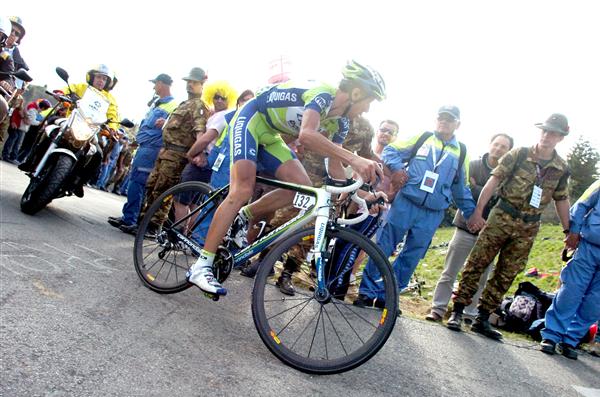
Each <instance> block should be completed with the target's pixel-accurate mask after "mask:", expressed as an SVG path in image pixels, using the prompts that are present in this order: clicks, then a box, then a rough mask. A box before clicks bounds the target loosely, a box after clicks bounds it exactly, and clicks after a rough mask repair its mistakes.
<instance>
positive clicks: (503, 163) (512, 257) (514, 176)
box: [454, 148, 568, 312]
mask: <svg viewBox="0 0 600 397" xmlns="http://www.w3.org/2000/svg"><path fill="white" fill-rule="evenodd" d="M519 150H521V149H519V148H516V149H513V150H511V151H510V152H508V153H507V154H506V155H504V157H502V158H501V159H500V163H499V164H498V166H497V167H496V168H495V169H494V170H493V171H492V175H494V176H496V177H498V178H499V179H500V181H501V182H500V183H501V184H500V187H499V196H500V200H499V202H498V204H497V205H496V206H495V207H494V208H493V209H492V211H491V213H490V215H489V218H488V221H487V225H486V226H485V228H484V229H483V230H482V231H481V233H480V234H479V238H478V239H477V242H476V243H475V246H474V247H473V250H472V251H471V253H470V255H469V257H468V259H467V263H466V264H465V268H464V270H463V274H462V280H461V282H460V284H459V287H458V292H457V293H456V296H455V297H454V302H455V303H459V304H463V305H465V306H467V305H469V304H470V303H471V298H472V297H473V295H475V293H476V292H477V288H478V284H479V278H480V277H481V274H482V273H483V272H484V270H485V268H486V267H487V266H488V265H489V264H490V263H491V262H492V260H493V259H494V258H495V257H496V254H498V253H500V255H499V258H498V263H497V265H496V269H495V270H494V274H493V275H492V277H491V278H490V279H489V280H488V282H487V284H486V286H485V290H484V291H483V294H482V296H481V299H480V300H479V305H478V309H479V310H480V311H481V310H484V311H487V312H492V311H493V310H495V309H496V307H498V305H499V304H500V303H501V301H502V297H503V296H504V294H505V293H506V291H508V289H509V288H510V286H511V284H512V282H513V280H514V279H515V277H516V276H517V275H518V274H519V273H520V272H521V271H523V269H524V268H525V266H526V264H527V258H528V256H529V251H530V250H531V247H532V245H533V241H534V240H535V236H536V235H537V232H538V230H539V227H540V221H539V219H540V215H541V213H542V212H543V210H544V208H545V207H546V205H548V203H550V201H551V200H552V199H554V200H555V201H560V200H566V199H567V198H568V184H567V178H568V170H567V164H566V162H565V161H564V160H563V159H562V158H561V157H560V156H559V155H558V154H557V153H556V151H555V152H554V156H553V158H552V160H550V162H548V163H547V164H546V165H545V166H544V167H541V166H540V179H541V187H542V189H543V193H542V198H541V202H540V206H539V208H534V207H532V206H531V205H529V201H530V199H531V194H532V192H533V186H534V184H536V180H537V179H538V176H537V171H536V159H535V158H534V155H533V148H529V149H527V156H526V157H525V158H524V160H523V161H522V162H521V163H520V164H517V162H518V153H519ZM523 150H525V149H523Z"/></svg>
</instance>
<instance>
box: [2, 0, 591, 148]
mask: <svg viewBox="0 0 600 397" xmlns="http://www.w3.org/2000/svg"><path fill="white" fill-rule="evenodd" d="M69 4H70V5H69V6H68V7H67V6H65V5H66V4H64V5H62V6H60V7H58V6H56V5H54V4H53V3H52V2H48V1H43V2H42V1H38V0H32V1H27V2H12V4H11V6H14V7H13V8H9V10H10V11H9V12H10V14H9V15H18V16H20V17H21V18H22V19H23V22H24V25H25V28H26V29H27V33H26V36H25V38H24V39H23V42H22V44H21V47H20V49H21V53H22V55H23V57H24V58H25V60H26V61H27V63H28V64H29V66H30V68H31V70H30V74H31V75H32V77H34V79H35V81H34V84H38V85H47V86H48V87H49V88H50V89H54V88H60V87H63V86H64V83H63V82H62V81H61V80H60V79H59V78H58V76H56V74H55V72H54V68H55V67H56V66H61V67H63V68H65V69H66V70H67V71H68V72H69V74H70V75H71V76H72V79H71V80H72V82H74V83H75V82H82V81H83V80H84V78H85V72H86V71H87V70H88V69H89V68H90V67H91V66H93V65H95V64H98V63H105V64H107V65H108V66H110V67H111V68H112V69H113V70H114V71H115V72H116V73H117V76H118V79H119V82H118V84H117V86H116V87H115V89H114V90H113V94H114V95H115V97H116V99H117V102H118V104H119V110H120V113H121V116H122V117H128V118H130V119H133V120H135V121H138V122H139V121H140V120H141V119H142V118H143V116H144V114H145V112H146V110H147V108H146V106H147V102H148V101H149V100H150V98H151V97H152V93H153V90H152V86H153V85H152V83H150V82H148V80H149V79H152V78H154V77H155V76H156V75H157V74H159V73H168V74H169V75H171V76H172V77H173V79H174V80H175V82H174V84H173V94H174V96H175V97H176V98H177V99H178V100H181V101H182V100H185V99H186V97H187V95H186V93H185V84H184V82H183V81H182V80H181V78H182V77H184V76H185V75H186V74H187V73H188V72H189V70H190V69H191V68H192V67H194V66H200V67H202V68H203V69H204V70H206V71H207V72H208V77H209V80H227V81H228V82H230V83H231V84H232V85H233V86H234V87H235V88H236V89H237V90H238V92H241V91H243V90H244V89H247V88H250V89H253V90H255V89H257V88H259V87H261V86H263V85H265V84H266V82H267V79H268V78H269V77H270V67H269V65H270V63H271V62H272V61H273V60H275V59H278V58H279V57H281V56H283V57H285V58H286V59H288V60H289V62H290V75H291V77H292V78H293V79H316V80H322V81H324V82H327V83H330V84H332V85H335V84H337V83H338V82H339V80H340V78H341V73H340V72H341V69H342V67H343V66H344V64H345V63H346V61H347V60H349V59H355V60H357V61H358V62H360V63H364V64H368V65H370V66H372V67H373V68H375V69H376V70H378V71H379V72H380V73H381V75H382V76H383V78H384V80H385V82H386V86H387V99H386V100H385V101H383V102H378V103H374V104H373V105H372V106H371V110H370V111H369V113H368V114H367V115H366V116H367V118H368V119H369V120H370V121H371V123H372V124H373V125H374V126H375V127H376V126H377V125H378V124H379V122H380V121H381V120H384V119H393V120H396V121H397V122H398V124H399V125H400V135H401V136H404V137H409V136H414V135H417V134H420V133H422V132H424V131H426V130H432V129H433V128H434V127H435V120H436V117H437V109H438V108H439V107H440V106H442V105H446V104H454V105H456V106H458V107H459V108H460V110H461V126H460V128H459V129H458V130H457V132H456V133H457V137H458V139H459V140H461V141H463V142H464V143H466V145H467V147H468V152H469V156H470V157H471V158H475V157H478V156H480V155H481V154H483V153H485V152H486V151H487V147H488V142H489V139H490V137H491V136H492V135H493V134H495V133H498V132H503V133H507V134H509V135H511V136H513V137H514V138H515V144H516V145H517V146H526V145H533V144H535V143H536V142H537V140H538V138H539V132H540V130H539V129H537V128H536V127H535V126H534V124H535V123H538V122H543V121H544V120H545V119H546V118H548V116H550V114H552V113H555V112H559V113H563V114H565V115H566V116H567V117H568V119H569V124H570V128H571V133H570V135H569V136H568V137H567V138H566V139H565V140H564V141H563V142H562V143H560V144H559V146H558V147H557V150H558V151H559V153H560V154H562V155H566V154H567V153H568V150H569V149H570V147H571V146H572V145H573V144H574V142H575V141H576V140H577V139H578V138H579V137H580V136H582V137H584V138H585V139H587V140H589V141H590V142H591V143H592V145H593V146H594V147H595V148H596V149H600V128H599V125H598V123H597V119H598V112H599V108H600V96H599V93H600V72H599V71H600V56H599V55H598V54H600V51H599V48H600V46H599V43H600V24H599V23H598V15H600V3H598V2H597V1H577V0H572V1H553V0H549V1H548V0H547V1H538V0H527V1H524V0H519V1H513V0H505V1H502V2H490V1H467V0H453V1H447V0H446V1H438V0H435V1H434V0H430V1H428V0H421V1H396V2H393V1H377V0H374V1H368V2H367V1H355V0H345V1H315V0H303V1H296V2H291V1H282V0H279V1H262V0H256V1H253V2H249V1H238V0H230V1H212V2H211V1H201V2H200V1H199V2H190V1H189V0H188V1H185V2H184V1H180V0H170V1H168V2H164V1H154V0H149V1H146V2H144V3H140V2H126V1H113V0H106V1H103V2H101V3H100V2H94V3H91V2H85V1H81V2H77V3H69Z"/></svg>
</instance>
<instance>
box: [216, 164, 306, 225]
mask: <svg viewBox="0 0 600 397" xmlns="http://www.w3.org/2000/svg"><path fill="white" fill-rule="evenodd" d="M275 178H276V179H278V180H280V181H284V182H291V183H296V184H299V185H306V186H312V182H311V181H310V178H309V177H308V174H307V173H306V171H305V170H304V167H303V166H302V164H301V163H300V161H298V160H296V159H293V160H288V161H286V162H285V163H283V164H281V165H280V166H279V168H277V171H276V172H275ZM295 194H296V192H295V191H292V190H287V189H276V190H273V191H272V192H269V193H267V194H265V195H264V196H262V197H261V198H260V199H258V200H257V201H255V202H253V203H252V204H250V205H248V207H247V209H248V210H249V213H250V214H251V215H252V218H253V219H254V218H261V217H265V216H266V215H268V214H271V213H273V212H274V211H275V210H277V209H279V208H283V207H285V206H286V205H288V204H290V203H291V202H292V199H293V198H294V195H295ZM215 216H216V215H215Z"/></svg>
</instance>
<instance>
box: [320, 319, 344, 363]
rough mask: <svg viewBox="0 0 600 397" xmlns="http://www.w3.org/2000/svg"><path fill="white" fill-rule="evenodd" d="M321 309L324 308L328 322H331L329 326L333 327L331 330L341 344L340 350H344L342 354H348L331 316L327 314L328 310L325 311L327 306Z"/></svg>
mask: <svg viewBox="0 0 600 397" xmlns="http://www.w3.org/2000/svg"><path fill="white" fill-rule="evenodd" d="M323 310H325V314H326V315H327V319H328V320H329V323H330V324H331V328H332V329H333V332H335V336H337V338H338V341H339V342H340V346H342V350H343V351H344V354H346V355H348V351H347V350H346V347H345V346H344V342H342V338H340V334H339V333H338V332H337V328H335V326H334V325H333V321H332V320H331V316H330V315H329V312H327V308H324V309H323Z"/></svg>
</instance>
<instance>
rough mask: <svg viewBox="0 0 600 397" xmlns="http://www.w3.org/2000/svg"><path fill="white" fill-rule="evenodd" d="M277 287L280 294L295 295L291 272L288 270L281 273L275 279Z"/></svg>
mask: <svg viewBox="0 0 600 397" xmlns="http://www.w3.org/2000/svg"><path fill="white" fill-rule="evenodd" d="M275 285H277V286H278V287H279V291H281V293H282V294H285V295H289V296H294V295H296V290H295V289H294V285H293V284H292V274H291V273H288V272H283V273H281V276H279V278H278V279H277V282H276V283H275Z"/></svg>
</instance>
